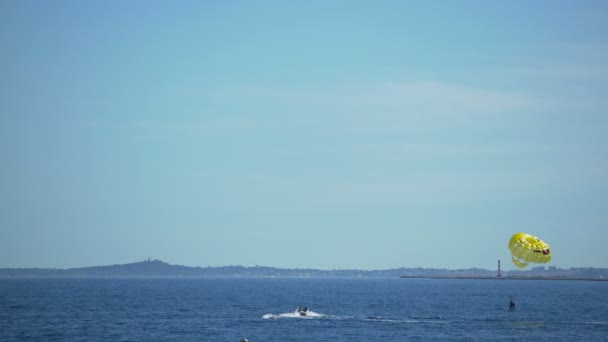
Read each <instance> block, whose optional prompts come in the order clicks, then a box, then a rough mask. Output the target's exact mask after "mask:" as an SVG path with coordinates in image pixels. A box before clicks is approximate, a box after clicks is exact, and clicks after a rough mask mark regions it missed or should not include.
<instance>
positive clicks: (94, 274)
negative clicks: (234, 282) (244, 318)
mask: <svg viewBox="0 0 608 342" xmlns="http://www.w3.org/2000/svg"><path fill="white" fill-rule="evenodd" d="M496 275H497V272H496V271H492V270H484V269H479V268H470V269H457V270H449V269H430V268H405V267H402V268H394V269H387V270H357V269H339V270H319V269H312V268H310V269H308V268H307V269H301V268H295V269H287V268H276V267H267V266H254V267H244V266H223V267H190V266H183V265H171V264H168V263H166V262H163V261H160V260H150V259H148V260H144V261H140V262H134V263H128V264H121V265H109V266H91V267H81V268H66V269H58V268H0V279H11V278H167V277H179V278H206V277H207V278H211V277H272V278H278V277H281V278H340V277H342V278H399V277H401V278H429V279H516V280H521V279H525V280H538V279H541V280H606V279H608V268H590V267H588V268H570V269H560V268H556V267H548V268H545V267H535V268H531V269H529V270H525V271H503V272H502V277H500V278H499V277H497V276H496Z"/></svg>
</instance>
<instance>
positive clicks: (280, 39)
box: [0, 0, 608, 270]
mask: <svg viewBox="0 0 608 342" xmlns="http://www.w3.org/2000/svg"><path fill="white" fill-rule="evenodd" d="M0 42H1V43H2V51H3V52H2V54H0V72H1V73H2V75H3V76H2V78H0V87H1V89H2V91H0V165H2V167H0V210H1V213H0V268H3V267H59V268H71V267H82V266H90V265H109V264H124V263H128V262H132V261H133V260H142V259H145V258H148V257H152V258H157V259H161V260H166V261H167V262H169V263H171V264H181V265H199V266H225V265H244V266H255V265H264V266H270V267H280V268H317V269H390V268H399V267H423V268H448V269H458V268H470V267H477V268H483V269H494V268H495V265H496V260H497V259H501V260H502V265H503V268H504V269H505V270H512V269H514V268H515V267H514V266H513V265H512V263H511V262H510V256H509V251H508V249H507V243H508V241H509V239H510V237H511V235H513V234H514V233H516V232H519V231H523V232H528V233H531V234H534V235H537V236H539V237H541V238H542V239H544V240H545V241H546V242H548V243H549V244H550V245H551V251H552V252H553V260H552V261H551V263H549V264H545V265H543V266H556V267H561V268H569V267H587V266H589V267H598V268H606V267H608V249H606V248H605V242H606V241H608V229H606V228H607V226H608V200H607V195H608V177H607V175H608V135H607V134H606V132H608V117H607V113H608V111H607V109H608V100H607V97H606V94H608V82H607V81H608V3H605V2H602V1H577V2H574V1H535V2H527V1H511V2H504V3H503V2H488V1H458V2H450V3H446V2H440V1H406V2H399V1H374V2H371V1H368V2H366V1H332V2H325V1H308V2H306V3H296V2H285V1H259V2H255V3H253V2H245V1H230V2H213V1H180V2H171V3H169V2H163V1H127V2H125V1H115V0H111V1H89V2H82V1H72V0H68V1H46V2H37V1H28V0H26V1H11V0H9V1H2V2H0ZM534 266H536V265H532V267H534Z"/></svg>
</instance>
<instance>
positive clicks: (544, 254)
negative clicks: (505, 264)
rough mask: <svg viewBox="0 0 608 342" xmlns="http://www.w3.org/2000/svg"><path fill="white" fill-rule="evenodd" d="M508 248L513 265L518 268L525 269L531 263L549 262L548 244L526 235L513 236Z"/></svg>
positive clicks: (549, 251)
mask: <svg viewBox="0 0 608 342" xmlns="http://www.w3.org/2000/svg"><path fill="white" fill-rule="evenodd" d="M508 247H509V250H510V251H511V258H512V259H513V263H514V264H515V266H517V267H519V268H525V267H526V266H528V264H529V263H531V262H533V263H537V264H544V263H546V262H549V261H550V260H551V250H550V249H549V244H547V243H546V242H544V241H543V240H541V239H539V238H537V237H536V236H533V235H530V234H527V233H517V234H515V235H513V237H512V238H511V241H509V245H508Z"/></svg>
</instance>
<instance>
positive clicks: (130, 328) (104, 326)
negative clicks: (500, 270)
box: [0, 278, 608, 342]
mask: <svg viewBox="0 0 608 342" xmlns="http://www.w3.org/2000/svg"><path fill="white" fill-rule="evenodd" d="M511 299H513V301H514V302H515V304H516V309H515V310H513V311H510V310H509V302H510V300H511ZM303 306H307V307H308V309H309V310H310V311H309V312H310V313H311V314H310V315H307V316H301V315H299V314H295V313H294V311H295V310H296V308H297V307H303ZM245 338H246V339H247V340H248V341H249V342H261V341H266V342H269V341H357V342H360V341H535V342H538V341H552V342H555V341H608V282H604V281H562V280H555V281H548V280H507V279H503V280H482V279H477V280H467V279H401V278H395V279H387V278H378V279H370V278H350V279H344V278H340V279H335V278H212V279H183V278H175V279H166V278H164V279H3V280H0V341H229V342H240V341H242V340H243V339H245Z"/></svg>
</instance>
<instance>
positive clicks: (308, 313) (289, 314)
mask: <svg viewBox="0 0 608 342" xmlns="http://www.w3.org/2000/svg"><path fill="white" fill-rule="evenodd" d="M322 317H327V316H326V315H324V314H321V313H318V312H314V311H312V310H308V311H306V313H304V314H303V313H302V312H299V311H297V310H296V311H294V312H287V313H282V314H278V315H273V314H265V315H264V316H262V318H263V319H278V318H303V319H313V318H322Z"/></svg>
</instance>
